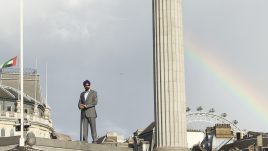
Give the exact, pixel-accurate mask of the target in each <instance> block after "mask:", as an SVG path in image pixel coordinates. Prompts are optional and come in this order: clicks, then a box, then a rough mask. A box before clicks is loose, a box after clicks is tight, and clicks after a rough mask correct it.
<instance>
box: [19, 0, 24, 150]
mask: <svg viewBox="0 0 268 151" xmlns="http://www.w3.org/2000/svg"><path fill="white" fill-rule="evenodd" d="M20 61H21V62H20V88H21V93H20V102H21V105H20V113H21V114H20V119H21V125H20V126H21V127H20V132H21V134H20V144H19V145H20V146H21V147H24V146H25V139H24V136H23V134H24V116H23V113H24V110H23V103H24V101H23V94H24V92H23V0H20Z"/></svg>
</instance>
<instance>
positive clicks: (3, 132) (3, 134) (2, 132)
mask: <svg viewBox="0 0 268 151" xmlns="http://www.w3.org/2000/svg"><path fill="white" fill-rule="evenodd" d="M1 137H5V129H4V128H2V129H1Z"/></svg>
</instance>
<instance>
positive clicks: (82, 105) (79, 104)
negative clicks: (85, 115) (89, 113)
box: [78, 95, 85, 109]
mask: <svg viewBox="0 0 268 151" xmlns="http://www.w3.org/2000/svg"><path fill="white" fill-rule="evenodd" d="M84 108H85V105H84V104H81V95H80V97H79V101H78V109H84Z"/></svg>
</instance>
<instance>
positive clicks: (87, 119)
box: [82, 117, 97, 142]
mask: <svg viewBox="0 0 268 151" xmlns="http://www.w3.org/2000/svg"><path fill="white" fill-rule="evenodd" d="M89 125H90V130H91V137H92V140H93V142H96V141H97V131H96V118H95V117H83V118H82V126H83V141H86V142H88V126H89Z"/></svg>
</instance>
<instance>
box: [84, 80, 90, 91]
mask: <svg viewBox="0 0 268 151" xmlns="http://www.w3.org/2000/svg"><path fill="white" fill-rule="evenodd" d="M83 86H84V88H85V90H86V91H88V90H89V89H90V81H88V80H85V81H84V82H83Z"/></svg>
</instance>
